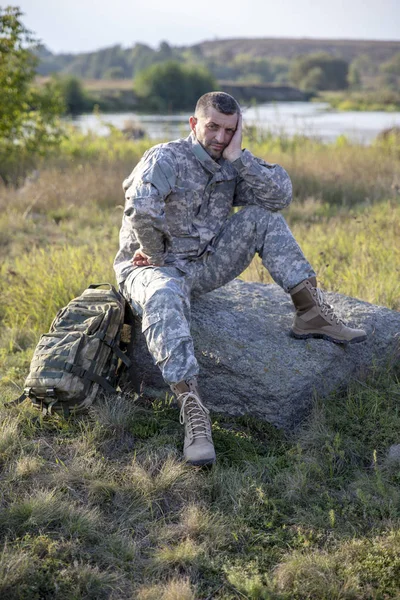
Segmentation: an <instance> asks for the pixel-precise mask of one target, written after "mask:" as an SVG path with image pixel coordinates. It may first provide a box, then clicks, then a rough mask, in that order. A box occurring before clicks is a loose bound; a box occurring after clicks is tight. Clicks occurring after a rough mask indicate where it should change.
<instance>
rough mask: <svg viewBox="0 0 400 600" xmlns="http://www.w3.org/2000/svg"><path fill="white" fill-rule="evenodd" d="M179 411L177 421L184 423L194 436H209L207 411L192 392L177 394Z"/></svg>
mask: <svg viewBox="0 0 400 600" xmlns="http://www.w3.org/2000/svg"><path fill="white" fill-rule="evenodd" d="M179 400H180V402H182V404H181V411H180V413H179V422H180V423H181V424H182V425H183V424H184V423H186V424H187V425H188V427H189V429H190V431H191V433H192V435H193V437H194V438H207V439H208V438H209V437H210V436H211V429H210V420H209V417H208V415H209V413H210V411H209V410H208V409H207V408H206V407H205V406H204V404H203V403H202V401H201V400H200V398H199V397H198V396H197V394H195V393H194V392H185V393H183V394H180V396H179Z"/></svg>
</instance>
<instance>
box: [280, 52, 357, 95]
mask: <svg viewBox="0 0 400 600" xmlns="http://www.w3.org/2000/svg"><path fill="white" fill-rule="evenodd" d="M316 68H318V69H321V71H322V74H323V77H321V76H320V74H319V77H318V79H319V82H318V88H316V89H320V90H322V89H323V90H344V89H346V88H347V87H348V81H347V72H348V64H347V62H346V61H345V60H343V59H341V58H335V57H334V56H331V55H330V54H328V53H326V52H316V53H314V54H308V55H305V56H299V57H298V58H296V59H295V60H294V62H293V65H292V68H291V70H290V76H289V77H290V80H291V81H292V82H293V83H294V84H295V85H297V86H299V87H300V88H302V89H306V86H307V85H308V81H307V77H308V74H309V71H311V70H312V69H316ZM312 79H314V81H316V80H317V77H316V72H315V71H314V75H313V77H312Z"/></svg>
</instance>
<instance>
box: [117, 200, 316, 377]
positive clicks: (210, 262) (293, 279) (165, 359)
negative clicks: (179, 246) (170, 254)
mask: <svg viewBox="0 0 400 600" xmlns="http://www.w3.org/2000/svg"><path fill="white" fill-rule="evenodd" d="M256 253H257V254H259V256H260V257H261V259H262V262H263V265H264V266H265V267H266V268H267V269H268V271H269V272H270V273H271V275H272V277H273V278H274V280H275V281H276V282H277V283H278V284H279V285H280V286H281V287H283V289H284V290H285V291H289V290H290V289H291V288H293V287H295V286H296V285H297V284H298V283H299V282H300V281H303V280H304V279H307V278H309V277H312V276H315V273H314V271H313V269H312V268H311V266H310V264H309V263H308V262H307V260H306V259H305V258H304V255H303V253H302V251H301V249H300V247H299V246H298V244H297V242H296V240H295V239H294V237H293V235H292V233H291V231H290V229H289V227H288V226H287V224H286V222H285V220H284V218H283V217H282V215H281V214H280V213H276V212H271V211H270V210H267V209H265V208H262V207H260V206H256V205H254V206H248V207H245V208H243V209H242V210H240V211H238V212H237V213H235V214H234V215H233V216H231V217H230V218H229V219H227V220H226V221H225V223H224V224H223V226H222V228H221V229H220V232H219V234H218V235H217V236H216V237H215V238H214V239H213V240H212V241H211V243H210V245H209V247H208V252H206V253H204V254H203V255H202V256H201V257H199V258H194V259H191V258H188V259H186V260H182V261H181V262H180V266H179V267H176V266H163V267H139V268H137V269H135V270H134V271H132V272H131V273H130V275H129V276H128V278H127V279H126V281H125V282H124V284H123V292H124V295H125V297H126V298H127V299H128V300H130V302H131V304H132V306H133V308H134V310H135V312H136V313H137V314H139V315H142V330H143V333H144V335H145V337H146V341H147V345H148V348H149V351H150V353H151V355H152V356H153V359H154V361H155V363H156V364H158V366H159V367H160V369H161V372H162V375H163V377H164V380H165V381H166V382H167V383H169V384H171V383H177V382H179V381H182V380H184V379H190V378H191V377H194V376H196V375H197V374H198V371H199V367H198V363H197V361H196V358H195V355H194V348H193V341H192V338H191V335H190V298H191V296H195V295H200V294H203V293H206V292H209V291H211V290H213V289H216V288H218V287H220V286H222V285H224V284H225V283H227V282H228V281H231V280H232V279H234V278H235V277H237V276H238V275H240V273H241V272H242V271H243V270H244V269H245V268H246V267H247V266H248V265H249V264H250V262H251V260H252V258H253V256H254V255H255V254H256Z"/></svg>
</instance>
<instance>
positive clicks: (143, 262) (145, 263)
mask: <svg viewBox="0 0 400 600" xmlns="http://www.w3.org/2000/svg"><path fill="white" fill-rule="evenodd" d="M132 264H133V266H134V267H150V266H156V265H155V264H154V263H152V262H150V260H149V257H148V256H147V254H145V253H144V252H142V251H141V250H136V252H135V254H134V255H133V258H132Z"/></svg>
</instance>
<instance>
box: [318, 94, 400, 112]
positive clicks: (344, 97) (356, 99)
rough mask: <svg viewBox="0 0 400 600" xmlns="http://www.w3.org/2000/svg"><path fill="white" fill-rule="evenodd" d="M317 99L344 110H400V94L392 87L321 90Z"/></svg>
mask: <svg viewBox="0 0 400 600" xmlns="http://www.w3.org/2000/svg"><path fill="white" fill-rule="evenodd" d="M317 100H323V101H324V102H329V104H330V105H331V106H332V107H333V108H335V109H337V110H342V111H350V110H354V111H385V112H398V111H399V110H400V94H399V92H398V91H395V90H390V89H382V90H360V91H347V92H343V91H341V92H319V94H318V97H317Z"/></svg>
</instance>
